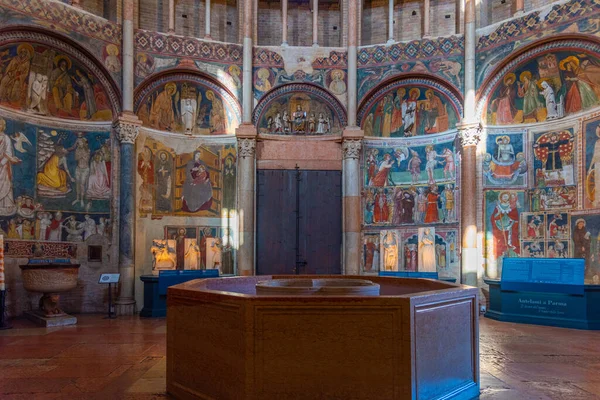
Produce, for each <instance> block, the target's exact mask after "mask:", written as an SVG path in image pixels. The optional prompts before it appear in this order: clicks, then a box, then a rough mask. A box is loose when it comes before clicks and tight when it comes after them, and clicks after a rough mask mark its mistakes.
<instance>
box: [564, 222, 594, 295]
mask: <svg viewBox="0 0 600 400" xmlns="http://www.w3.org/2000/svg"><path fill="white" fill-rule="evenodd" d="M571 223H572V226H571V232H572V233H571V239H572V243H573V257H574V258H583V259H585V283H591V284H595V285H598V284H600V263H599V262H598V260H600V214H597V213H577V214H572V215H571Z"/></svg>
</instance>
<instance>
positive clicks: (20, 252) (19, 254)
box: [4, 240, 77, 258]
mask: <svg viewBox="0 0 600 400" xmlns="http://www.w3.org/2000/svg"><path fill="white" fill-rule="evenodd" d="M4 246H5V249H4V255H5V256H6V257H12V258H33V257H35V258H39V257H44V258H75V257H77V245H76V244H73V243H56V242H44V241H36V242H29V241H21V240H5V241H4Z"/></svg>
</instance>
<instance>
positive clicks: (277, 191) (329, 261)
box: [256, 170, 342, 275]
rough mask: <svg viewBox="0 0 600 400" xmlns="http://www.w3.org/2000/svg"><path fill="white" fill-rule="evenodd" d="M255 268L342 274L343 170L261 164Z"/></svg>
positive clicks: (264, 271)
mask: <svg viewBox="0 0 600 400" xmlns="http://www.w3.org/2000/svg"><path fill="white" fill-rule="evenodd" d="M257 178H258V179H257V182H258V185H257V205H256V206H257V212H256V239H257V244H256V273H257V274H258V275H273V274H295V273H298V274H340V273H341V271H342V256H341V254H342V173H341V171H307V170H259V171H258V177H257Z"/></svg>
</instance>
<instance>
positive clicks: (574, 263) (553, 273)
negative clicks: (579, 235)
mask: <svg viewBox="0 0 600 400" xmlns="http://www.w3.org/2000/svg"><path fill="white" fill-rule="evenodd" d="M584 270H585V260H584V259H583V258H505V259H504V261H503V263H502V281H501V283H500V286H501V290H510V291H521V292H524V291H530V292H546V293H564V294H579V295H583V292H584V286H583V280H584Z"/></svg>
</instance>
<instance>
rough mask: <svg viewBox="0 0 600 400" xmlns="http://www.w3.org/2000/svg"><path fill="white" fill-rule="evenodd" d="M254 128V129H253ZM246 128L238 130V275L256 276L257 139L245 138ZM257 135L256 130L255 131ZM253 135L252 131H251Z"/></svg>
mask: <svg viewBox="0 0 600 400" xmlns="http://www.w3.org/2000/svg"><path fill="white" fill-rule="evenodd" d="M252 128H253V127H252ZM243 131H244V128H243V127H241V128H239V129H238V132H237V135H238V171H237V180H238V185H237V186H238V221H239V242H238V253H237V262H238V275H242V276H248V275H254V197H255V189H254V187H255V185H254V179H255V178H254V177H255V176H256V156H255V154H256V139H255V137H256V136H255V135H254V137H253V136H251V135H248V136H246V137H244V136H245V135H244V133H245V132H243ZM254 133H256V130H254ZM250 134H252V131H250Z"/></svg>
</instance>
